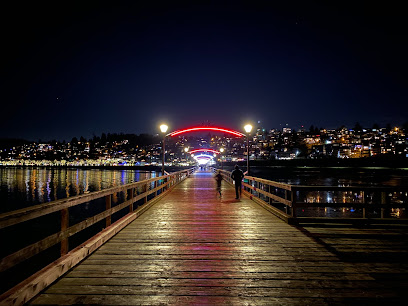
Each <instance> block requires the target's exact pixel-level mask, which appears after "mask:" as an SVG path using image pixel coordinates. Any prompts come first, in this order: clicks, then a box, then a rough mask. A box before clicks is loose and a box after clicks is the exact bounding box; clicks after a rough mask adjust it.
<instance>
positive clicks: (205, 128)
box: [169, 127, 245, 137]
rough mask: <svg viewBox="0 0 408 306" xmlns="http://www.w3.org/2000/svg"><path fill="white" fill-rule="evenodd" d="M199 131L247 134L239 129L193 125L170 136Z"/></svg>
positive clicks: (238, 135)
mask: <svg viewBox="0 0 408 306" xmlns="http://www.w3.org/2000/svg"><path fill="white" fill-rule="evenodd" d="M197 131H216V132H224V133H228V134H231V135H234V136H237V137H243V136H245V134H242V133H240V132H238V131H233V130H228V129H223V128H217V127H193V128H188V129H184V130H178V131H174V132H172V133H170V134H169V135H170V136H172V137H173V136H177V135H180V134H184V133H188V132H197Z"/></svg>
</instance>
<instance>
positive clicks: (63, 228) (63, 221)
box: [61, 208, 69, 256]
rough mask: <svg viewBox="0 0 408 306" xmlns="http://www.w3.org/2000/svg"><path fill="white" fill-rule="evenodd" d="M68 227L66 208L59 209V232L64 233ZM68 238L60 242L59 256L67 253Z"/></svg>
mask: <svg viewBox="0 0 408 306" xmlns="http://www.w3.org/2000/svg"><path fill="white" fill-rule="evenodd" d="M68 227H69V211H68V208H63V209H61V232H63V231H66V230H67V229H68ZM68 247H69V246H68V238H65V239H63V240H61V256H63V255H65V254H67V253H68Z"/></svg>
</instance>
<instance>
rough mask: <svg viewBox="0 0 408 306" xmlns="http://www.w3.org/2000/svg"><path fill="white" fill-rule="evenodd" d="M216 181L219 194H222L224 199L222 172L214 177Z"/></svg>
mask: <svg viewBox="0 0 408 306" xmlns="http://www.w3.org/2000/svg"><path fill="white" fill-rule="evenodd" d="M214 178H215V181H216V182H217V189H216V190H217V193H219V194H220V199H221V197H222V195H221V182H222V175H221V171H220V170H218V172H217V174H216V175H215V176H214Z"/></svg>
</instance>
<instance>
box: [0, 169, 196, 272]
mask: <svg viewBox="0 0 408 306" xmlns="http://www.w3.org/2000/svg"><path fill="white" fill-rule="evenodd" d="M192 172H193V169H188V170H182V171H178V172H175V173H171V174H169V175H164V176H160V177H156V178H151V179H147V180H143V181H140V182H135V183H130V184H126V185H122V186H119V187H113V188H109V189H104V190H101V191H96V192H92V193H89V194H84V195H78V196H75V197H72V198H67V199H62V200H57V201H53V202H50V203H45V204H40V205H35V206H32V207H28V208H26V209H20V210H17V211H13V212H9V213H4V214H1V215H0V229H1V228H5V227H8V226H12V225H17V224H19V223H22V222H24V221H28V220H32V219H35V218H38V217H41V216H44V215H47V214H50V213H53V212H57V211H61V231H60V232H57V233H55V234H52V235H50V236H48V237H46V238H44V239H42V240H40V241H37V242H35V243H33V244H31V245H28V246H26V247H24V248H22V249H20V250H18V251H16V252H14V253H12V254H9V255H7V256H6V257H3V258H2V259H1V260H0V272H2V271H5V270H7V269H9V268H11V267H13V266H15V265H17V264H18V263H20V262H22V261H24V260H26V259H28V258H31V257H32V256H34V255H36V254H38V253H40V252H42V251H44V250H46V249H48V248H49V247H51V246H53V245H55V244H57V243H61V256H63V255H65V254H67V253H68V251H69V249H68V238H69V237H71V236H73V235H74V234H76V233H78V232H80V231H82V230H84V229H86V228H88V227H90V226H91V225H94V224H95V223H97V222H99V221H101V220H103V219H106V227H109V226H110V225H111V216H112V215H113V214H114V213H116V212H118V211H120V210H122V209H124V208H126V207H129V212H130V213H131V212H132V211H133V203H135V202H137V201H139V200H141V199H144V203H147V202H148V201H147V197H148V196H149V195H151V194H154V196H155V197H156V196H157V194H158V191H161V193H163V192H165V191H167V190H169V189H170V187H171V186H175V185H176V184H177V183H179V182H180V181H182V180H183V179H184V178H185V177H187V176H188V175H190V174H191V173H192ZM161 180H163V183H162V184H160V185H159V184H158V182H159V181H161ZM152 183H154V184H153V185H154V187H153V188H149V186H151V185H152ZM141 186H142V187H143V192H142V193H140V194H139V195H136V194H134V192H133V190H134V189H135V188H138V187H141ZM117 192H129V195H130V196H129V199H125V201H124V202H123V203H120V204H118V205H116V206H114V207H111V196H112V194H114V193H117ZM103 197H105V199H106V200H105V201H106V210H105V211H103V212H101V213H99V214H97V215H94V216H92V217H90V218H87V219H86V220H84V221H82V222H79V223H77V224H75V225H72V226H69V211H68V208H69V207H72V206H75V205H79V204H83V203H86V202H89V201H92V200H96V199H99V198H103Z"/></svg>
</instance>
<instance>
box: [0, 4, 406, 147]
mask: <svg viewBox="0 0 408 306" xmlns="http://www.w3.org/2000/svg"><path fill="white" fill-rule="evenodd" d="M10 2H13V3H14V4H9V5H4V4H2V9H1V18H0V19H1V42H2V43H1V46H2V47H1V50H2V64H1V85H0V86H1V88H0V95H1V96H0V97H1V123H0V128H1V130H0V137H14V138H25V139H29V140H37V139H40V138H41V139H45V140H51V139H58V140H63V139H66V140H70V139H71V138H72V137H74V136H75V137H79V136H81V135H82V136H84V137H87V138H89V137H92V135H93V134H96V135H100V134H101V133H102V132H105V133H120V132H123V133H136V134H140V133H149V134H154V133H157V132H158V125H159V124H160V123H161V122H162V121H164V122H167V123H168V124H169V126H170V130H171V131H172V130H176V129H180V128H184V127H189V126H193V125H201V124H203V123H208V122H209V123H211V124H214V125H218V126H223V127H227V128H232V129H236V130H241V131H242V130H243V125H244V124H245V123H246V122H247V121H249V120H251V121H252V122H254V123H256V122H257V121H258V120H259V121H261V124H262V126H263V127H265V128H268V129H269V128H279V127H282V126H284V125H286V124H288V126H290V127H293V128H299V127H300V126H302V125H304V126H305V127H306V128H309V126H310V125H312V124H313V125H315V126H318V127H326V128H337V127H339V126H341V125H346V126H348V127H350V128H351V127H353V126H354V125H355V123H356V122H359V123H360V124H361V125H363V126H365V127H372V125H373V124H374V123H377V124H379V125H380V126H385V125H386V124H387V123H390V124H392V125H400V124H402V123H404V122H406V121H408V115H407V114H408V103H407V101H408V31H407V30H408V27H407V20H408V16H407V11H406V10H405V9H404V8H403V7H402V3H403V2H402V1H401V6H400V7H399V6H396V5H395V3H394V4H393V6H391V4H389V3H391V2H388V1H382V2H381V3H382V5H387V6H385V7H384V6H382V5H381V6H380V5H377V4H373V3H374V2H373V1H367V2H366V4H363V2H359V3H360V4H359V5H356V3H357V2H358V1H350V2H347V1H320V2H312V1H299V2H295V1H230V2H226V1H224V2H223V1H214V2H212V1H202V2H200V1H188V2H178V1H167V2H159V1H128V2H127V1H112V2H111V3H108V2H100V1H95V2H92V1H78V2H73V1H54V2H52V4H51V2H50V3H40V2H41V1H30V3H25V2H20V1H10ZM326 2H327V3H326ZM346 2H347V3H346ZM147 3H148V4H147ZM283 3H284V4H283Z"/></svg>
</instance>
